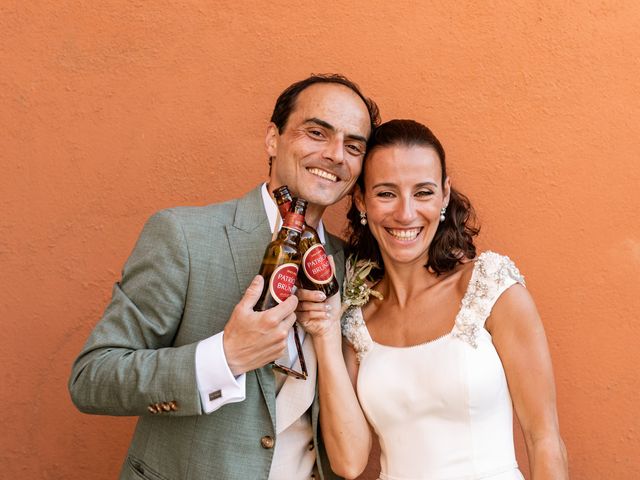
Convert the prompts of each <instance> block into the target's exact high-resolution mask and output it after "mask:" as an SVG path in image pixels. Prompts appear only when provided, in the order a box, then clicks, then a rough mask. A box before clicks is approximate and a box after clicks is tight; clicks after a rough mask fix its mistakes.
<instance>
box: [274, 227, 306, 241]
mask: <svg viewBox="0 0 640 480" xmlns="http://www.w3.org/2000/svg"><path fill="white" fill-rule="evenodd" d="M300 235H301V232H300V231H299V230H296V229H295V228H290V227H282V228H281V229H280V231H279V232H278V240H282V241H286V242H293V243H298V242H299V241H300Z"/></svg>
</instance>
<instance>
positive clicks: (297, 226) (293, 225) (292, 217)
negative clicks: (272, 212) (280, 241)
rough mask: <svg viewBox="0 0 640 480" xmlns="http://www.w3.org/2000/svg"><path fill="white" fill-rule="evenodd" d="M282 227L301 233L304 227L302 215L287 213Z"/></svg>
mask: <svg viewBox="0 0 640 480" xmlns="http://www.w3.org/2000/svg"><path fill="white" fill-rule="evenodd" d="M282 226H283V227H285V228H290V229H292V230H296V231H298V232H300V233H302V229H303V227H304V215H300V214H299V213H293V212H289V213H287V216H286V217H284V221H283V222H282Z"/></svg>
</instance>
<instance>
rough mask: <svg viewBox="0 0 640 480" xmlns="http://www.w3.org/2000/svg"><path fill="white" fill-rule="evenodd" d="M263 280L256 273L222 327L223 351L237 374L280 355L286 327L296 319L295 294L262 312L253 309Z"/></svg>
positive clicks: (283, 345) (264, 363)
mask: <svg viewBox="0 0 640 480" xmlns="http://www.w3.org/2000/svg"><path fill="white" fill-rule="evenodd" d="M263 283H264V279H263V278H262V276H260V275H256V276H255V278H254V279H253V281H252V282H251V284H250V285H249V288H247V290H246V292H245V293H244V296H243V297H242V299H241V300H240V302H238V304H237V305H236V307H235V308H234V309H233V313H232V314H231V318H230V319H229V321H228V322H227V325H226V326H225V327H224V337H223V347H224V354H225V357H226V358H227V363H228V364H229V368H230V369H231V373H233V374H234V375H236V376H237V375H240V374H243V373H245V372H248V371H249V370H255V369H256V368H260V367H262V366H264V365H266V364H267V363H269V362H272V361H274V360H276V359H277V358H279V357H281V356H282V355H283V353H284V352H285V348H286V347H287V336H288V332H289V329H290V328H291V326H292V325H293V323H294V322H295V321H296V315H295V313H294V311H295V309H296V307H297V305H298V298H297V297H296V296H295V295H291V296H290V297H289V298H287V299H286V300H285V301H284V302H282V303H281V304H279V305H276V306H275V307H273V308H270V309H269V310H265V311H264V312H254V311H253V307H254V306H255V304H256V302H257V301H258V299H259V298H260V294H261V293H262V286H263Z"/></svg>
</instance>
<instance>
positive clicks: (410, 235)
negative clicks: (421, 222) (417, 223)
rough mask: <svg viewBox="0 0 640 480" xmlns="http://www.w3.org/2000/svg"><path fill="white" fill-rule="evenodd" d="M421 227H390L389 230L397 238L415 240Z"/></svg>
mask: <svg viewBox="0 0 640 480" xmlns="http://www.w3.org/2000/svg"><path fill="white" fill-rule="evenodd" d="M420 230H422V229H421V228H410V229H403V230H396V229H394V228H388V229H387V232H389V233H390V234H391V235H393V236H394V237H395V238H397V239H399V240H413V239H414V238H416V237H417V236H418V234H419V233H420Z"/></svg>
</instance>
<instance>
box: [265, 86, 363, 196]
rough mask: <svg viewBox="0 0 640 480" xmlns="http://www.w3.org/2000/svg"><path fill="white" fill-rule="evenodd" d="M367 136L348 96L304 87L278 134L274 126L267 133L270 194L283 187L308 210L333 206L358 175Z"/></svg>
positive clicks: (354, 98) (357, 106)
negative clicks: (270, 159)
mask: <svg viewBox="0 0 640 480" xmlns="http://www.w3.org/2000/svg"><path fill="white" fill-rule="evenodd" d="M370 133H371V132H370V119H369V113H368V111H367V107H366V105H365V104H364V102H363V101H362V99H360V97H359V96H358V95H357V94H356V93H354V92H353V91H352V90H350V89H349V88H347V87H345V86H344V85H337V84H329V83H317V84H314V85H311V86H310V87H307V88H306V89H305V90H303V91H302V92H301V93H300V94H299V95H298V98H297V100H296V103H295V106H294V108H293V110H292V111H291V114H290V115H289V119H288V120H287V123H286V125H285V127H284V129H283V131H282V132H281V133H279V132H278V128H277V127H276V126H275V125H274V124H273V123H272V124H270V125H269V128H268V129H267V138H266V145H267V152H268V154H269V156H271V157H273V163H272V167H271V178H270V181H269V189H270V190H273V189H274V188H277V187H279V186H281V185H287V186H288V187H289V189H290V190H291V192H292V193H293V194H294V195H297V196H300V197H302V198H304V199H306V200H307V201H308V202H309V203H310V204H311V205H316V206H319V207H326V206H329V205H332V204H334V203H336V202H337V201H338V200H340V199H341V198H342V197H344V196H345V195H346V194H347V193H349V191H350V190H351V188H352V187H353V184H354V183H355V181H356V179H357V178H358V175H360V171H361V169H362V159H363V157H364V153H365V147H366V141H367V138H368V137H369V134H370Z"/></svg>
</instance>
